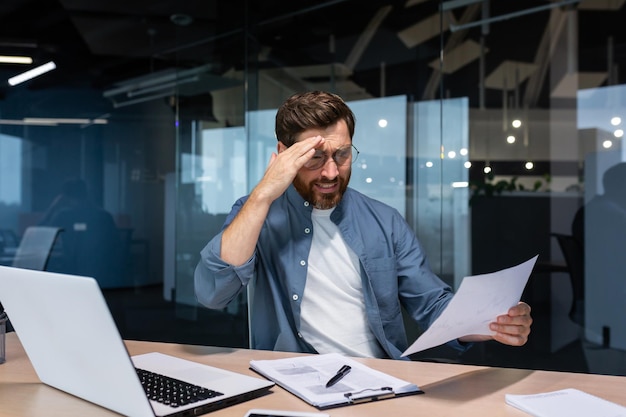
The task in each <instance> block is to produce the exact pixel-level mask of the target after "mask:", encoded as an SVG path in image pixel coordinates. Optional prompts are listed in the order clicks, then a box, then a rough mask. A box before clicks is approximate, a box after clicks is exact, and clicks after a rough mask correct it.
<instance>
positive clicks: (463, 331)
mask: <svg viewBox="0 0 626 417" xmlns="http://www.w3.org/2000/svg"><path fill="white" fill-rule="evenodd" d="M538 256H539V255H537V256H535V257H534V258H531V259H529V260H528V261H526V262H523V263H521V264H519V265H517V266H514V267H511V268H507V269H503V270H501V271H498V272H492V273H490V274H482V275H475V276H471V277H465V278H463V281H461V285H460V286H459V289H458V291H457V292H456V294H454V297H452V300H450V303H449V304H448V306H447V307H446V309H445V310H444V311H443V312H442V313H441V315H440V316H439V317H438V318H437V319H436V320H435V321H434V322H433V323H432V324H431V326H430V327H429V328H428V329H427V330H426V331H425V332H424V333H422V334H421V335H420V337H418V338H417V340H416V341H415V342H414V343H413V344H412V345H411V346H410V347H409V348H408V349H407V350H405V351H404V353H402V356H407V355H410V354H412V353H416V352H420V351H422V350H425V349H429V348H432V347H435V346H439V345H442V344H444V343H447V342H449V341H450V340H454V339H457V338H459V337H461V336H467V335H492V334H493V332H492V331H491V330H489V323H491V322H493V321H494V320H495V319H496V317H497V316H499V315H502V314H506V312H507V311H508V310H509V308H511V307H513V306H514V305H516V304H517V303H518V302H519V300H520V298H521V297H522V292H523V291H524V287H525V286H526V282H527V281H528V277H530V273H531V272H532V270H533V267H534V266H535V262H536V261H537V257H538Z"/></svg>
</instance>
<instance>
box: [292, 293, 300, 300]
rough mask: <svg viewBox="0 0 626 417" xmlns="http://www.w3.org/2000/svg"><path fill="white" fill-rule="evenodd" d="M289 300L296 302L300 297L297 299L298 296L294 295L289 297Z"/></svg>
mask: <svg viewBox="0 0 626 417" xmlns="http://www.w3.org/2000/svg"><path fill="white" fill-rule="evenodd" d="M291 298H292V299H293V301H298V298H300V297H298V294H294V295H292V296H291Z"/></svg>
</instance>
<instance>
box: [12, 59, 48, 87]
mask: <svg viewBox="0 0 626 417" xmlns="http://www.w3.org/2000/svg"><path fill="white" fill-rule="evenodd" d="M56 67H57V66H56V64H55V63H54V61H50V62H48V63H47V64H43V65H40V66H38V67H36V68H33V69H31V70H28V71H26V72H23V73H21V74H19V75H16V76H15V77H11V78H9V85H12V86H15V85H18V84H20V83H23V82H24V81H28V80H30V79H32V78H35V77H39V76H40V75H42V74H45V73H46V72H48V71H52V70H53V69H55V68H56Z"/></svg>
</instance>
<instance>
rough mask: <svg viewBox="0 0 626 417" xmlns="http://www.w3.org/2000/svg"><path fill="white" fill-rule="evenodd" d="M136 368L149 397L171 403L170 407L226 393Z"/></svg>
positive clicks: (162, 402)
mask: <svg viewBox="0 0 626 417" xmlns="http://www.w3.org/2000/svg"><path fill="white" fill-rule="evenodd" d="M136 370H137V375H138V376H139V380H140V381H141V385H143V389H144V390H145V391H146V394H147V395H148V398H149V399H151V400H153V401H157V402H160V403H161V404H165V405H169V406H170V407H181V406H183V405H187V404H193V403H195V402H198V401H202V400H206V399H208V398H213V397H219V396H220V395H224V394H223V393H221V392H217V391H213V390H211V389H208V388H204V387H200V386H198V385H194V384H190V383H188V382H184V381H181V380H178V379H174V378H170V377H168V376H165V375H160V374H155V373H154V372H150V371H146V370H144V369H139V368H136Z"/></svg>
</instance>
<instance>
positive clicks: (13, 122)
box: [0, 117, 109, 126]
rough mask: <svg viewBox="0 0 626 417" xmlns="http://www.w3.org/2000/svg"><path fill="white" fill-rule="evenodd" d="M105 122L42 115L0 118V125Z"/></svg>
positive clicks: (104, 120)
mask: <svg viewBox="0 0 626 417" xmlns="http://www.w3.org/2000/svg"><path fill="white" fill-rule="evenodd" d="M107 123H109V121H108V120H107V119H66V118H43V117H25V118H24V119H22V120H16V119H0V125H36V126H58V125H60V124H77V125H92V124H93V125H105V124H107Z"/></svg>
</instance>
